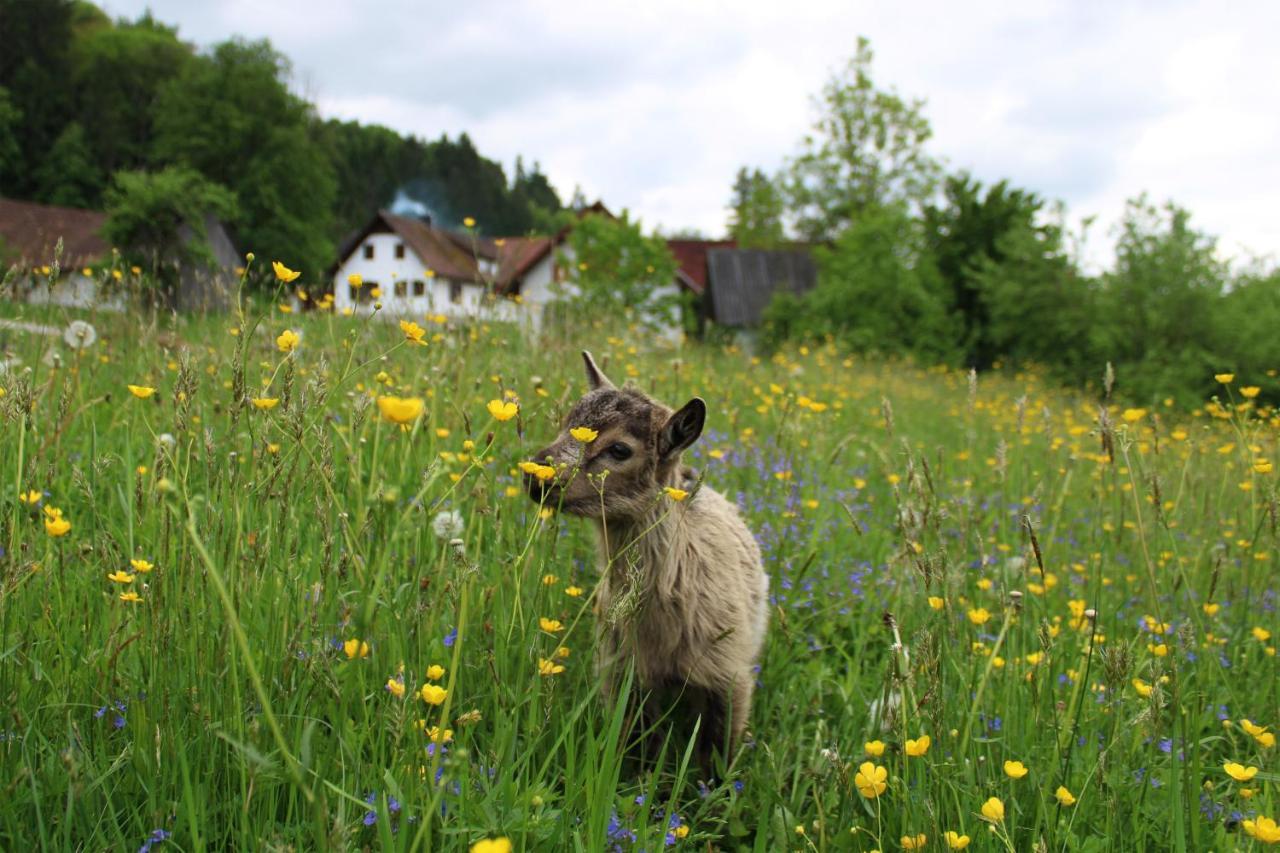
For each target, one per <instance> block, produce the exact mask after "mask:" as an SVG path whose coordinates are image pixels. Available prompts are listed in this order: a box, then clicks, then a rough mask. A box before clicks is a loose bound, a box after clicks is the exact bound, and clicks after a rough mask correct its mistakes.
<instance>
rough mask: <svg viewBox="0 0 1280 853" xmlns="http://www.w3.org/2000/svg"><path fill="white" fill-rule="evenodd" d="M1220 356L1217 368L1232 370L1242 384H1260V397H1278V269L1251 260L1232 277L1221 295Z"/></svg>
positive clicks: (1276, 399) (1279, 342)
mask: <svg viewBox="0 0 1280 853" xmlns="http://www.w3.org/2000/svg"><path fill="white" fill-rule="evenodd" d="M1221 314H1222V320H1221V329H1222V333H1223V335H1222V339H1223V343H1222V350H1223V352H1222V356H1223V361H1222V363H1221V364H1219V365H1217V368H1216V369H1218V370H1231V371H1234V372H1236V373H1237V374H1238V375H1239V376H1240V377H1242V379H1243V382H1242V383H1241V384H1244V385H1260V386H1262V389H1263V394H1262V397H1261V398H1260V399H1261V400H1267V401H1268V402H1270V403H1272V404H1273V405H1274V404H1275V403H1276V402H1277V401H1278V400H1280V384H1277V380H1276V371H1277V368H1278V367H1280V335H1278V334H1276V330H1277V329H1280V269H1276V268H1275V267H1274V266H1273V267H1270V268H1268V267H1265V266H1262V265H1259V264H1254V265H1253V266H1252V267H1251V268H1249V269H1246V270H1245V271H1244V272H1243V273H1241V274H1240V275H1237V276H1236V277H1235V280H1234V281H1233V283H1232V287H1231V289H1230V290H1229V291H1228V292H1227V294H1226V296H1225V297H1224V299H1223V305H1222V309H1221Z"/></svg>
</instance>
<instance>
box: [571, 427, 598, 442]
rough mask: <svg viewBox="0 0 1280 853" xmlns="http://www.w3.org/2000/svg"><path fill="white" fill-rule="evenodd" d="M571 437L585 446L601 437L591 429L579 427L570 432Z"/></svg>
mask: <svg viewBox="0 0 1280 853" xmlns="http://www.w3.org/2000/svg"><path fill="white" fill-rule="evenodd" d="M569 435H571V436H573V437H574V439H576V440H577V441H581V442H582V443H583V444H590V443H591V442H593V441H595V440H596V437H597V436H598V435H600V433H598V432H596V431H595V430H593V429H592V428H591V427H584V426H578V427H574V428H573V429H571V430H569Z"/></svg>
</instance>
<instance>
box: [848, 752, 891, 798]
mask: <svg viewBox="0 0 1280 853" xmlns="http://www.w3.org/2000/svg"><path fill="white" fill-rule="evenodd" d="M888 778H889V771H888V770H886V769H885V768H883V767H879V766H877V765H875V764H872V763H871V762H870V761H864V762H863V763H862V765H861V766H860V767H859V768H858V772H857V773H855V774H854V776H853V784H854V787H856V788H857V789H858V793H859V794H861V795H862V796H864V797H866V798H867V799H869V800H874V799H875V798H876V797H878V796H880V795H881V794H883V793H884V792H885V790H886V789H887V788H888V787H889V785H888V782H886V781H885V780H887V779H888Z"/></svg>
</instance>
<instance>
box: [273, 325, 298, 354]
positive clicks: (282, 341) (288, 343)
mask: <svg viewBox="0 0 1280 853" xmlns="http://www.w3.org/2000/svg"><path fill="white" fill-rule="evenodd" d="M301 340H302V338H301V337H300V336H299V335H298V333H297V332H295V331H294V330H293V329H285V330H284V331H283V332H281V333H280V336H279V337H278V338H276V346H277V347H278V348H279V350H280V352H293V351H294V350H295V349H297V348H298V342H299V341H301Z"/></svg>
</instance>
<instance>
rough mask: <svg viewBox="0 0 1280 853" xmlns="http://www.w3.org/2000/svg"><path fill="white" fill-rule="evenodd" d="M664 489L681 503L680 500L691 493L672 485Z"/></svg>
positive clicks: (674, 499) (670, 496) (672, 498)
mask: <svg viewBox="0 0 1280 853" xmlns="http://www.w3.org/2000/svg"><path fill="white" fill-rule="evenodd" d="M662 491H663V492H665V493H666V495H667V497H669V498H671V500H673V501H675V502H676V503H679V502H680V501H682V500H684V499H685V498H687V497H689V493H688V492H686V491H685V490H684V489H677V488H674V487H672V486H666V487H664V488H663V489H662Z"/></svg>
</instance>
